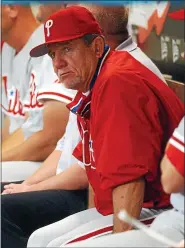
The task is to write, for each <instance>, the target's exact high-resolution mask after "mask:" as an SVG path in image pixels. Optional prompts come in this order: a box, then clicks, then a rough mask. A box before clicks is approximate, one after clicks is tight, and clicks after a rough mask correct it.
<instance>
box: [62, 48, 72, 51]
mask: <svg viewBox="0 0 185 248" xmlns="http://www.w3.org/2000/svg"><path fill="white" fill-rule="evenodd" d="M63 51H64V52H69V51H71V48H70V47H64V49H63Z"/></svg>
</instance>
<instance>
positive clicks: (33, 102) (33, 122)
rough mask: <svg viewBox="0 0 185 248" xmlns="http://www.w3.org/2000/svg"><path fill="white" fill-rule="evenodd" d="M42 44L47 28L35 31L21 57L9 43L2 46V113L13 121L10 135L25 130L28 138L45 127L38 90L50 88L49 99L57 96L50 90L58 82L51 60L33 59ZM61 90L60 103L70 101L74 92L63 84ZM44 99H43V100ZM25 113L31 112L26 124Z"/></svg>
mask: <svg viewBox="0 0 185 248" xmlns="http://www.w3.org/2000/svg"><path fill="white" fill-rule="evenodd" d="M41 42H44V30H43V25H41V26H39V27H38V28H37V29H36V30H35V31H34V32H33V34H32V35H31V37H30V39H29V40H28V42H27V43H26V45H25V46H24V47H23V48H22V50H21V51H20V52H19V53H18V54H15V50H14V49H13V48H11V47H10V46H9V45H8V44H6V43H4V44H3V47H2V110H3V112H4V113H5V115H8V116H9V118H10V130H9V132H10V133H12V132H14V131H15V130H17V129H18V128H20V127H21V128H23V131H24V134H25V138H27V137H28V136H30V135H31V134H32V133H33V132H36V131H39V130H41V129H42V128H43V123H42V111H43V104H41V103H39V102H38V99H37V95H38V90H39V89H40V88H42V87H43V85H44V87H45V88H46V90H47V89H48V87H49V89H48V92H47V91H46V92H45V93H47V98H49V99H53V98H54V99H55V97H54V95H55V94H56V91H54V92H52V87H50V85H53V84H56V82H57V80H58V79H57V76H56V74H55V73H54V70H53V66H52V61H51V59H50V57H49V56H48V55H45V56H43V57H39V58H32V57H30V55H29V52H30V50H31V49H32V48H33V47H35V46H36V45H38V44H40V43H41ZM59 87H60V91H59V92H58V93H57V95H60V94H61V95H62V97H61V98H60V100H62V101H63V100H64V102H66V103H68V102H70V101H71V99H72V96H73V95H74V94H73V91H71V90H67V89H65V88H64V86H63V85H61V86H59ZM43 96H44V95H43ZM43 96H40V99H42V97H43ZM25 112H29V118H28V119H27V120H26V121H25Z"/></svg>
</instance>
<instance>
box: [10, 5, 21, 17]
mask: <svg viewBox="0 0 185 248" xmlns="http://www.w3.org/2000/svg"><path fill="white" fill-rule="evenodd" d="M8 7H9V16H10V17H11V18H16V17H17V15H18V12H19V8H18V6H17V5H13V4H11V5H8Z"/></svg>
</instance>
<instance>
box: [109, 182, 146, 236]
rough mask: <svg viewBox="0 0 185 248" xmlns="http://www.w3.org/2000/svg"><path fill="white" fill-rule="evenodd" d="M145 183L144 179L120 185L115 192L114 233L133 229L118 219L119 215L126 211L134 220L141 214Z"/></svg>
mask: <svg viewBox="0 0 185 248" xmlns="http://www.w3.org/2000/svg"><path fill="white" fill-rule="evenodd" d="M144 188H145V181H144V179H143V178H140V179H138V180H135V181H132V182H129V183H126V184H123V185H120V186H118V187H116V188H115V189H114V190H113V208H114V230H113V232H114V233H119V232H124V231H128V230H130V229H131V228H132V227H131V226H130V225H129V224H128V223H125V222H123V221H120V220H119V219H118V213H119V212H120V210H122V209H124V210H126V211H127V212H128V214H129V215H130V216H132V217H134V218H138V217H139V216H140V213H141V209H142V205H143V199H144Z"/></svg>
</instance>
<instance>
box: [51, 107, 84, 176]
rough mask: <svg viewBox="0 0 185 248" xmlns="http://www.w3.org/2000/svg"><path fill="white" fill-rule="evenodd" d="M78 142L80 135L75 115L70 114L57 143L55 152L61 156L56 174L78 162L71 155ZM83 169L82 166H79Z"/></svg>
mask: <svg viewBox="0 0 185 248" xmlns="http://www.w3.org/2000/svg"><path fill="white" fill-rule="evenodd" d="M79 141H80V134H79V130H78V126H77V121H76V115H74V114H73V113H71V112H70V114H69V121H68V124H67V127H66V132H65V135H64V136H63V138H62V139H60V140H59V141H58V143H57V147H56V149H55V150H59V151H62V155H61V157H60V160H59V162H58V166H57V171H56V174H58V173H60V172H62V171H64V170H65V169H67V168H69V167H70V166H71V165H73V164H75V163H77V162H78V160H77V159H76V158H75V157H74V156H73V155H72V153H73V150H74V148H75V147H76V145H77V144H78V142H79ZM80 166H81V167H83V164H80Z"/></svg>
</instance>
